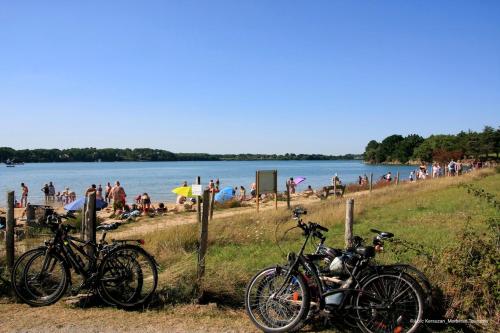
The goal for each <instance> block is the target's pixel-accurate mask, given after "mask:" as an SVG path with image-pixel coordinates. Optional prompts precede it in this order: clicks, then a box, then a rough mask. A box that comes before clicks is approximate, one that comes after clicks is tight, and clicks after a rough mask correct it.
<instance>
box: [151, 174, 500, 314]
mask: <svg viewBox="0 0 500 333" xmlns="http://www.w3.org/2000/svg"><path fill="white" fill-rule="evenodd" d="M465 185H467V186H469V185H471V186H473V188H474V189H479V191H480V190H484V191H485V192H488V193H490V194H491V195H494V196H497V197H498V193H499V189H500V174H498V173H496V172H495V171H494V170H488V171H482V172H478V173H475V174H471V175H466V176H463V177H460V178H445V179H438V180H429V181H425V182H420V183H416V184H404V185H400V186H397V187H396V186H392V187H387V188H382V189H379V190H377V191H374V192H372V193H371V194H369V193H357V194H353V196H354V198H355V227H354V230H355V234H358V235H361V236H363V237H365V238H371V237H372V235H371V234H370V232H369V229H370V228H378V229H382V230H388V231H391V232H393V233H395V234H396V237H398V238H400V239H402V240H404V241H405V242H407V243H409V244H410V245H412V246H413V247H415V249H416V250H417V251H414V250H407V249H406V248H405V247H402V246H399V245H396V244H387V245H386V252H385V253H384V254H382V255H381V256H379V257H378V260H380V261H383V262H397V261H399V262H408V263H412V264H414V265H416V266H417V267H419V268H420V269H421V270H423V271H424V272H425V273H426V274H427V275H428V276H429V277H430V279H431V281H432V282H433V283H434V284H435V285H436V286H438V287H439V288H441V289H442V291H443V292H444V294H445V296H446V302H447V303H446V304H447V309H448V315H449V316H452V317H453V318H457V317H469V318H478V319H484V318H485V317H488V316H489V317H488V318H487V319H489V320H492V319H493V320H495V319H494V318H492V317H491V316H493V317H495V316H497V318H496V320H498V314H497V313H496V312H495V311H496V308H495V307H496V306H497V305H498V303H497V301H498V298H497V297H498V274H497V272H496V271H492V272H489V273H487V272H486V273H484V274H486V275H487V274H490V275H487V276H486V275H484V274H483V273H481V274H480V275H481V276H482V278H490V280H491V279H492V281H491V283H492V284H489V285H483V284H481V285H478V288H483V289H484V288H485V289H484V290H483V292H482V293H479V294H478V293H477V291H474V292H472V291H470V290H468V289H467V288H465V290H462V289H460V288H459V287H460V286H459V281H457V279H474V278H475V277H474V276H472V275H471V276H465V277H464V276H460V274H458V273H457V272H454V271H456V269H457V267H460V265H463V263H464V262H463V260H462V259H463V258H457V256H456V254H457V253H462V252H463V251H461V250H460V249H461V245H460V244H463V246H466V245H467V246H469V245H471V246H472V245H473V244H469V243H471V242H470V241H471V239H470V238H471V237H472V236H471V235H469V236H468V237H469V238H467V237H466V236H467V234H468V233H469V234H470V233H472V232H474V234H473V235H474V236H473V237H475V238H474V239H476V240H477V242H472V243H477V244H483V245H484V244H486V245H488V246H489V245H491V244H489V243H488V239H490V238H491V237H492V233H493V231H491V230H490V229H489V227H488V222H491V221H496V223H498V218H499V211H498V206H497V207H495V206H494V204H493V202H492V201H491V200H490V202H488V200H486V199H485V198H483V197H481V196H480V195H475V194H474V193H473V191H471V190H470V189H469V188H467V187H466V186H465ZM469 192H470V193H469ZM344 202H345V201H344V200H338V199H337V200H335V199H332V200H326V201H318V202H313V203H310V204H308V205H307V207H306V208H307V209H308V210H309V212H310V214H309V215H307V219H310V220H312V221H315V222H319V223H321V224H322V225H325V226H327V227H329V228H330V231H329V233H328V244H331V245H332V246H337V247H341V246H342V244H343V221H344V214H345V207H344ZM294 223H295V222H294V221H293V220H291V218H290V212H289V211H288V210H286V209H280V210H278V211H274V210H269V211H266V212H262V213H260V214H257V213H255V212H254V211H247V212H241V213H238V214H237V215H234V216H231V217H226V218H221V219H217V218H216V219H214V221H212V222H210V227H209V242H210V245H209V251H208V258H207V274H206V278H205V279H204V282H203V283H204V285H203V288H204V290H206V291H207V293H208V295H209V296H210V299H211V300H213V301H217V302H219V303H222V304H227V305H241V303H242V300H243V292H244V286H245V284H246V283H247V281H248V280H249V278H250V277H251V275H253V274H254V273H255V272H256V271H257V270H259V269H261V268H263V267H265V266H268V265H272V264H275V263H282V262H283V260H284V255H285V254H286V252H288V251H291V250H297V249H298V247H299V246H300V241H301V236H300V233H299V232H293V231H292V232H290V233H288V234H287V236H286V237H285V238H284V239H282V240H281V241H280V242H279V245H280V247H278V246H277V244H276V236H275V235H277V236H278V238H281V237H282V235H283V233H284V231H285V230H286V229H288V228H289V227H292V226H294ZM490 224H491V223H490ZM197 235H198V229H197V226H196V225H184V226H178V227H174V228H172V229H168V230H164V231H159V232H155V233H149V234H147V235H145V237H146V239H147V244H148V248H149V249H150V250H151V251H152V252H153V253H154V254H155V256H156V257H157V258H158V260H159V262H160V263H161V265H162V273H161V276H160V281H161V284H162V286H163V294H164V297H165V298H164V299H165V300H166V301H167V302H174V303H175V302H180V301H185V300H188V299H189V298H190V297H191V296H192V295H191V292H192V291H193V290H192V285H193V281H194V276H195V270H194V268H195V262H196V254H195V250H196V246H197ZM464 237H465V238H464ZM480 239H481V240H482V239H484V243H481V242H482V241H481V242H479V240H480ZM468 242H469V243H468ZM280 248H281V249H282V250H280ZM473 250H475V249H473ZM488 251H490V252H491V253H492V255H498V247H497V248H496V249H495V248H491V249H488ZM419 252H424V253H425V255H422V253H419ZM463 257H464V258H466V257H467V253H464V256H463ZM464 260H465V259H464ZM454 261H455V262H454ZM469 266H470V265H469ZM485 269H491V267H490V266H488V268H485ZM464 274H468V273H467V272H466V273H464ZM471 274H473V272H472V273H471ZM495 290H496V292H497V294H496V295H494V292H495ZM478 297H481V298H484V297H486V298H487V300H485V301H484V302H483V303H484V304H483V303H482V302H481V300H479V299H478ZM459 298H460V299H461V300H459ZM464 303H467V304H464ZM492 307H493V308H492Z"/></svg>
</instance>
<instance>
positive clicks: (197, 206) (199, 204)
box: [196, 176, 201, 223]
mask: <svg viewBox="0 0 500 333" xmlns="http://www.w3.org/2000/svg"><path fill="white" fill-rule="evenodd" d="M196 184H198V185H200V184H201V177H200V176H198V177H196ZM200 198H201V197H200V196H198V197H197V198H196V212H197V213H198V223H201V201H200Z"/></svg>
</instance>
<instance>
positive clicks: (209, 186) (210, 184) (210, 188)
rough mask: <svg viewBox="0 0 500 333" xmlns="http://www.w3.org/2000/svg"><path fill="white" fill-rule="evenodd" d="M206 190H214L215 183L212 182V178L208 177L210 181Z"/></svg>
mask: <svg viewBox="0 0 500 333" xmlns="http://www.w3.org/2000/svg"><path fill="white" fill-rule="evenodd" d="M208 190H209V191H210V192H214V191H215V184H214V180H213V179H210V182H209V183H208Z"/></svg>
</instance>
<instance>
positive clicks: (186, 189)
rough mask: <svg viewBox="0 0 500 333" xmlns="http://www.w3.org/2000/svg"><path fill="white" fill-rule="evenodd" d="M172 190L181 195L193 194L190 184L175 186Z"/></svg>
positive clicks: (189, 195) (188, 195) (190, 195)
mask: <svg viewBox="0 0 500 333" xmlns="http://www.w3.org/2000/svg"><path fill="white" fill-rule="evenodd" d="M172 192H173V193H175V194H177V195H182V196H183V197H192V196H193V192H192V189H191V186H181V187H177V188H174V189H173V190H172Z"/></svg>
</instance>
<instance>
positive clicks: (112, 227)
mask: <svg viewBox="0 0 500 333" xmlns="http://www.w3.org/2000/svg"><path fill="white" fill-rule="evenodd" d="M119 226H120V223H117V222H114V223H108V224H101V225H100V226H98V227H97V228H96V230H105V231H109V230H115V229H118V227H119Z"/></svg>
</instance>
